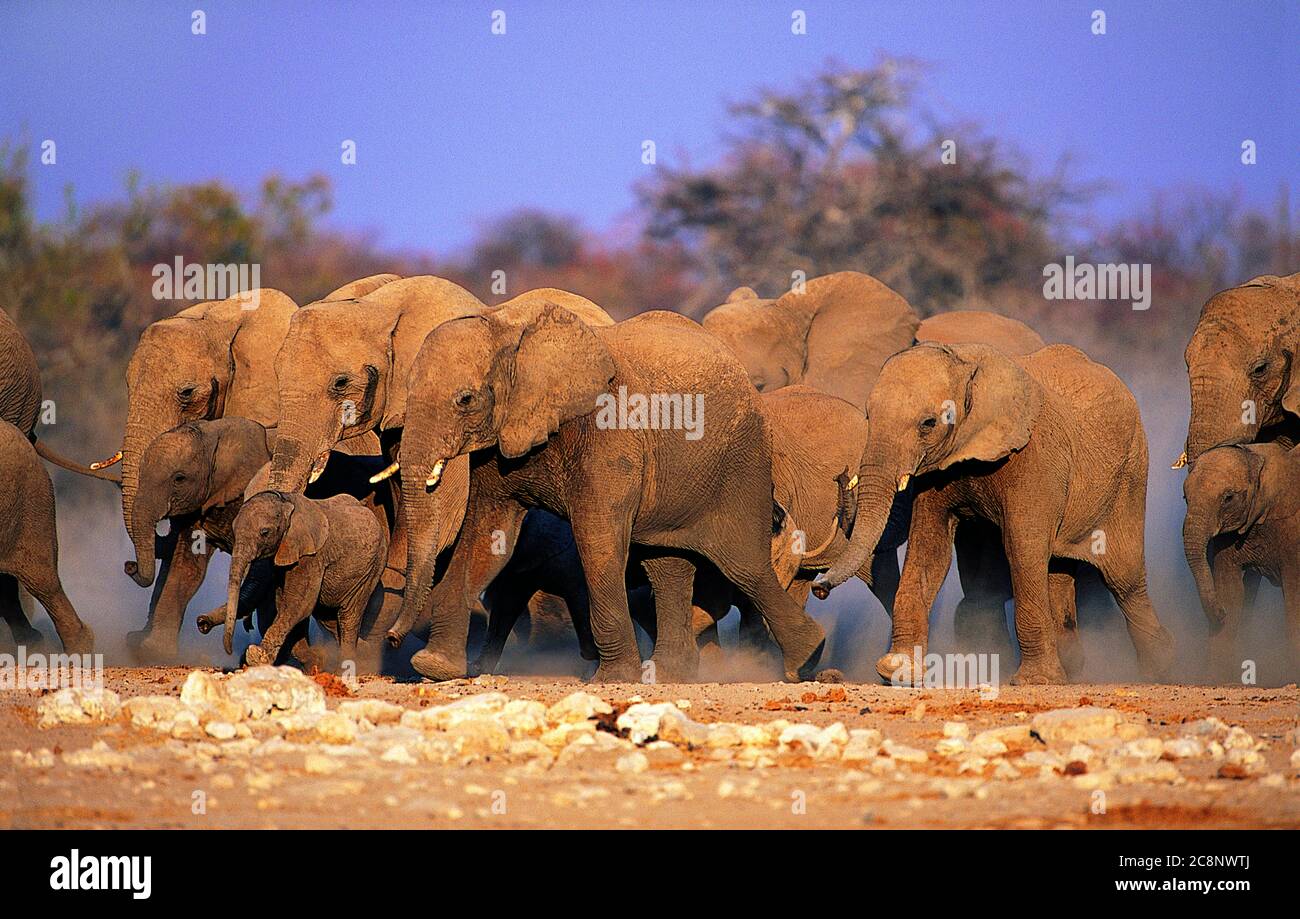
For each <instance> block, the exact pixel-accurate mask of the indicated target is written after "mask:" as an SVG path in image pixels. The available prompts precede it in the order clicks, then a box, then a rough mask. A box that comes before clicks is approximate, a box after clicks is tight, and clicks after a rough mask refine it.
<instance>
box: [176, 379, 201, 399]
mask: <svg viewBox="0 0 1300 919" xmlns="http://www.w3.org/2000/svg"><path fill="white" fill-rule="evenodd" d="M196 388H197V387H195V385H194V384H193V383H186V384H185V385H184V386H182V387H181V388H180V389H178V390H176V395H177V396H179V397H180V399H181V401H182V402H188V401H190V400H191V399H193V398H194V391H195V389H196Z"/></svg>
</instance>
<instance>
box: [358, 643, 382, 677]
mask: <svg viewBox="0 0 1300 919" xmlns="http://www.w3.org/2000/svg"><path fill="white" fill-rule="evenodd" d="M353 661H354V662H355V663H356V665H357V673H379V672H380V670H382V669H383V666H384V643H383V642H382V641H366V640H365V639H361V640H359V641H358V642H357V652H356V656H355V657H354V658H353Z"/></svg>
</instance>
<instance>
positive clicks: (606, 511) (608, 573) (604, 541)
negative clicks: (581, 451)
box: [571, 499, 776, 683]
mask: <svg viewBox="0 0 1300 919" xmlns="http://www.w3.org/2000/svg"><path fill="white" fill-rule="evenodd" d="M619 503H620V502H616V501H597V500H595V499H593V500H592V501H589V502H586V503H585V505H584V507H591V508H599V509H600V513H599V514H596V513H590V514H589V513H587V512H585V511H582V512H579V513H576V514H574V515H573V519H572V521H571V522H572V524H573V539H574V542H575V543H576V545H577V547H578V557H579V558H580V559H581V561H582V570H583V571H584V572H585V574H586V577H587V596H588V602H589V609H590V616H591V636H592V640H593V641H595V643H596V651H597V653H598V654H599V656H600V666H598V667H597V668H596V674H595V676H594V677H593V679H594V680H595V681H596V682H598V683H637V682H640V681H641V653H640V651H639V650H638V648H637V643H636V631H635V630H634V629H633V627H632V612H631V610H630V609H629V608H628V600H627V561H628V550H629V548H630V543H631V526H630V523H631V513H630V511H624V512H621V511H622V509H621V508H619V507H617V505H618V504H619ZM775 577H776V576H775V575H773V579H775Z"/></svg>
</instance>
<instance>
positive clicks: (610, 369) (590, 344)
mask: <svg viewBox="0 0 1300 919" xmlns="http://www.w3.org/2000/svg"><path fill="white" fill-rule="evenodd" d="M490 321H491V323H492V326H493V332H494V334H496V335H499V336H501V341H502V346H501V348H502V352H503V357H504V359H505V363H506V365H507V367H506V368H505V369H507V370H508V371H510V372H509V381H508V383H507V385H505V386H504V387H502V388H503V390H504V393H503V394H504V396H505V404H504V410H503V407H502V402H501V400H500V397H499V396H498V401H497V411H498V412H499V413H500V414H499V415H498V418H497V442H498V447H499V449H500V451H501V455H502V456H505V457H507V458H513V457H517V456H523V455H524V454H525V453H527V452H528V451H529V450H531V449H532V448H533V447H536V446H537V445H538V444H542V443H545V442H546V439H547V438H548V437H550V436H551V435H552V434H554V433H555V432H556V431H558V430H559V428H560V425H561V424H563V423H564V422H566V421H568V420H570V419H571V418H577V417H580V416H582V415H586V414H587V413H589V412H592V411H595V409H596V397H597V396H599V395H600V394H601V393H603V392H607V391H608V389H609V383H610V381H611V380H612V379H613V378H614V359H613V358H612V357H611V356H610V354H609V351H608V349H607V348H606V347H605V344H604V342H602V341H601V340H600V339H599V338H598V337H597V336H596V333H595V332H593V331H592V330H591V328H590V327H589V326H588V325H587V324H586V323H584V322H583V321H582V320H581V319H579V318H578V317H577V316H575V315H574V314H573V313H570V312H569V311H568V310H566V309H564V308H563V307H559V306H556V305H555V304H553V303H540V304H528V305H526V306H524V307H522V308H520V309H517V310H501V311H498V312H497V313H495V314H493V315H492V317H491V319H490Z"/></svg>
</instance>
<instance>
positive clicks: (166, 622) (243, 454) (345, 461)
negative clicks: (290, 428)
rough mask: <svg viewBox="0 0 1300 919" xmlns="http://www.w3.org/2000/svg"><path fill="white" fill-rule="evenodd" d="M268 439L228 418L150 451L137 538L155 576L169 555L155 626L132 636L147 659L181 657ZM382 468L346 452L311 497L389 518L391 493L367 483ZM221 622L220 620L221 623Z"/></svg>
mask: <svg viewBox="0 0 1300 919" xmlns="http://www.w3.org/2000/svg"><path fill="white" fill-rule="evenodd" d="M269 440H270V434H269V432H268V431H267V429H266V428H264V427H262V425H260V424H258V423H257V422H256V421H253V420H251V419H248V418H238V417H233V416H227V417H224V418H218V419H215V420H212V421H192V422H188V423H186V424H183V425H180V426H179V427H176V428H174V429H172V430H170V431H164V432H163V433H162V434H159V435H158V436H157V437H156V438H154V440H153V442H152V443H151V444H149V447H148V448H147V449H146V450H145V453H144V456H143V457H142V459H141V463H140V487H141V491H140V496H139V499H138V500H137V502H136V507H135V513H134V515H133V524H134V528H135V532H133V533H132V538H133V540H134V541H135V543H136V546H137V553H138V554H139V555H140V557H141V558H142V560H143V561H145V562H146V563H147V565H148V566H149V569H150V570H151V571H152V570H153V566H154V551H155V548H157V547H161V548H163V549H164V550H165V553H166V554H165V555H164V557H163V562H162V569H161V572H160V574H159V577H158V581H159V589H158V590H157V591H155V593H154V596H153V602H151V604H150V609H149V622H148V625H147V626H146V628H145V629H144V630H143V631H141V632H133V633H131V635H130V636H129V640H130V642H131V644H132V645H133V646H134V647H135V648H136V652H137V654H139V655H140V656H141V657H143V658H146V659H151V658H152V655H153V654H156V653H161V654H162V656H163V659H169V658H170V656H172V655H174V654H175V650H176V636H177V633H178V632H179V631H180V628H181V625H182V622H183V620H184V616H185V610H186V608H187V606H188V605H189V602H190V600H191V599H193V597H194V594H195V593H196V592H197V591H198V589H199V586H200V585H201V584H202V583H203V578H204V576H205V575H206V573H207V569H208V564H209V562H210V561H211V559H212V555H213V553H215V552H216V551H218V550H220V551H222V552H227V553H228V552H230V551H231V547H232V544H233V531H232V525H233V523H234V519H235V515H236V514H238V513H239V509H240V507H241V506H242V504H243V500H244V495H245V494H246V493H250V492H249V489H250V488H252V489H255V491H261V490H262V489H261V488H260V487H259V479H260V477H261V475H263V474H264V467H266V465H267V464H268V463H269V462H270V458H271V449H270V446H269ZM381 466H382V461H380V460H379V459H378V458H375V457H362V456H345V455H339V456H338V457H336V459H335V461H334V462H333V463H332V464H331V465H330V468H329V473H328V474H327V475H326V476H324V477H322V479H321V480H320V481H319V482H317V483H315V484H314V485H313V486H312V487H311V488H310V489H308V497H313V498H327V497H330V496H332V495H336V494H350V495H353V496H354V497H357V498H359V499H361V500H363V501H365V502H367V503H368V505H369V506H370V507H371V508H372V510H374V511H375V513H376V515H377V517H378V519H380V520H381V521H382V520H384V516H385V511H386V503H385V502H386V499H387V497H388V496H387V495H386V494H376V489H375V488H374V486H371V485H369V484H368V482H367V479H368V478H369V477H370V476H371V475H373V474H374V473H375V472H377V471H378V470H379V468H380V467H381ZM385 491H386V490H385ZM164 520H165V521H167V522H168V523H169V527H170V532H169V533H168V535H167V536H166V537H158V536H157V535H156V532H155V531H156V529H157V528H158V527H159V525H160V524H161V523H162V522H163V521H164ZM253 580H254V579H253V578H250V579H249V581H250V584H249V589H248V590H247V591H246V593H247V594H248V597H247V598H246V603H245V606H246V608H247V609H248V611H249V612H250V613H251V611H252V608H253V607H255V606H256V605H257V603H258V602H260V601H261V599H262V598H263V596H264V595H265V591H261V590H254V589H253V584H252V581H253ZM268 599H269V598H268ZM220 621H221V617H218V618H217V620H216V622H217V623H218V624H219V623H220ZM268 621H269V617H268ZM213 624H214V623H213V621H212V619H211V617H209V618H208V619H201V621H200V622H199V628H200V631H204V632H206V631H208V629H210V628H211V627H212V625H213ZM151 639H152V640H151ZM159 643H161V644H162V645H163V647H162V650H161V652H158V650H157V646H158V644H159Z"/></svg>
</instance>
